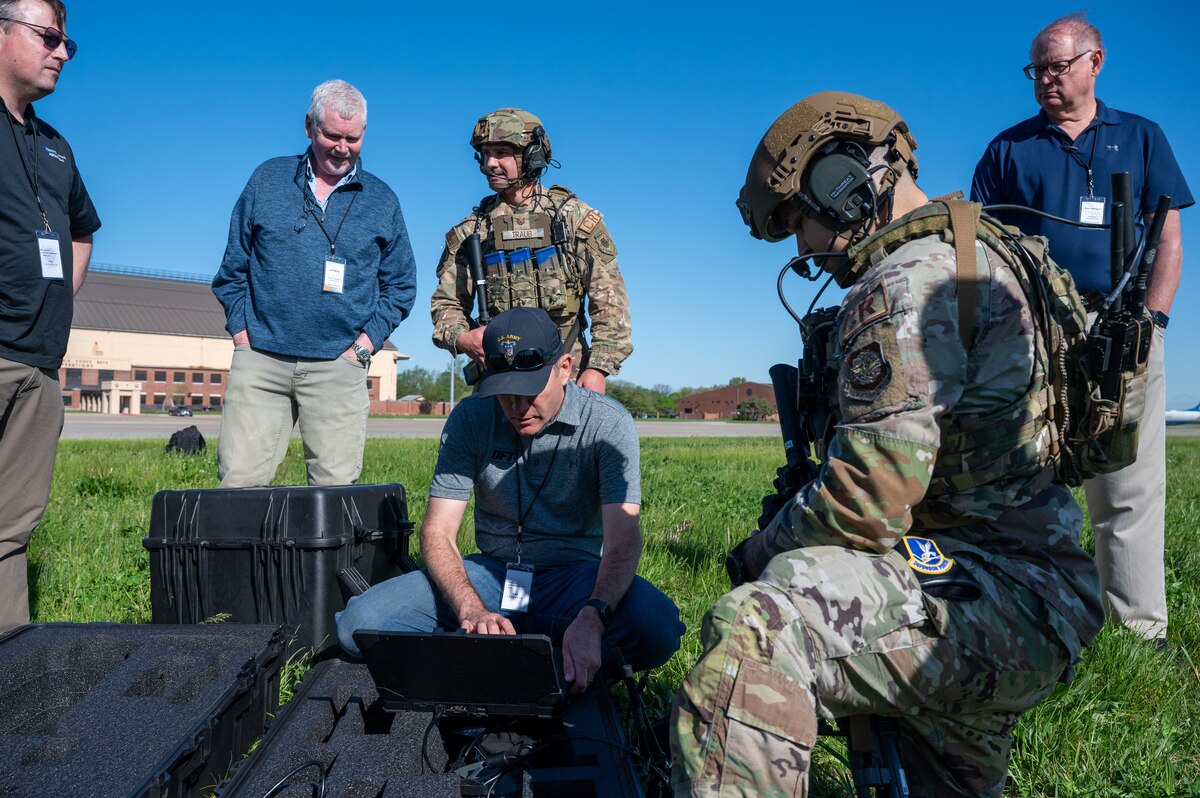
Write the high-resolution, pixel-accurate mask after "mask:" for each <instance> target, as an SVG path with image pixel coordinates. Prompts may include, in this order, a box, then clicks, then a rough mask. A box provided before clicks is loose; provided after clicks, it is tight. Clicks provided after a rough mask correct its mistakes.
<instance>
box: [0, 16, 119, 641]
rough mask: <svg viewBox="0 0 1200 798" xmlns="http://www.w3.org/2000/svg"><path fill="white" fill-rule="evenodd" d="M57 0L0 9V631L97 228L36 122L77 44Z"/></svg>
mask: <svg viewBox="0 0 1200 798" xmlns="http://www.w3.org/2000/svg"><path fill="white" fill-rule="evenodd" d="M66 24H67V10H66V8H65V7H64V6H63V4H62V3H61V2H59V0H0V99H2V100H3V102H4V119H5V127H6V128H7V130H6V131H5V132H4V133H0V306H2V307H3V310H2V312H0V633H3V632H5V631H7V630H9V629H11V628H12V627H14V626H18V625H20V624H23V623H28V621H29V601H28V587H27V584H26V570H25V569H26V562H25V551H26V546H27V544H28V541H29V536H30V534H31V533H32V531H33V528H34V527H35V526H37V524H38V522H39V521H40V520H41V518H42V513H43V512H44V511H45V508H46V500H47V498H48V497H49V494H50V480H51V476H52V474H53V471H54V454H55V450H56V449H57V446H58V435H59V433H60V432H61V431H62V422H63V402H62V393H61V390H60V388H59V383H58V369H59V366H60V365H61V363H62V358H63V354H64V353H65V352H66V348H67V336H68V334H69V333H70V330H71V316H72V308H73V304H72V297H73V296H74V293H75V292H76V291H78V290H79V287H80V286H81V285H83V279H84V276H85V275H86V274H87V266H88V259H89V258H90V257H91V253H92V234H93V233H94V232H96V230H97V229H99V227H100V219H99V217H98V216H97V215H96V209H95V207H94V206H93V205H92V200H91V198H90V197H89V196H88V192H87V189H86V188H85V187H84V185H83V179H82V178H81V177H80V175H79V170H78V169H77V168H76V165H75V156H74V155H73V154H72V152H71V147H70V145H68V144H67V142H66V140H65V139H63V137H62V136H61V135H60V134H59V133H58V131H56V130H55V129H54V128H52V127H50V125H48V124H46V123H45V122H44V121H43V120H42V119H41V118H39V117H38V116H37V114H35V113H34V109H33V103H34V102H36V101H37V100H40V99H42V98H43V97H45V96H47V95H48V94H50V93H52V92H53V91H54V89H55V87H56V86H57V85H58V79H59V77H60V74H61V72H62V69H63V67H64V66H66V63H67V61H69V60H70V59H71V57H72V56H74V55H75V42H73V41H71V40H70V39H68V38H66V35H65V34H64V33H63V31H64V30H66Z"/></svg>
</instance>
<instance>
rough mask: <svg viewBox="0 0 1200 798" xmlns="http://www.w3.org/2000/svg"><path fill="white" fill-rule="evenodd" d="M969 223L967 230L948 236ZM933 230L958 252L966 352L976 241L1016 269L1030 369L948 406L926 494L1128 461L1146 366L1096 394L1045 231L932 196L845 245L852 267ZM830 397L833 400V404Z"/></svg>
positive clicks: (1065, 276)
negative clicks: (1015, 392)
mask: <svg viewBox="0 0 1200 798" xmlns="http://www.w3.org/2000/svg"><path fill="white" fill-rule="evenodd" d="M956 229H957V230H969V231H972V232H973V233H974V235H973V236H969V235H967V234H964V235H962V236H956V235H955V232H956ZM929 235H939V236H941V238H942V240H944V241H946V242H947V243H951V244H954V246H955V255H956V260H957V262H958V305H959V333H960V335H961V337H962V340H963V346H964V347H965V348H966V350H967V351H968V352H970V350H971V343H972V339H973V337H974V327H975V304H976V299H977V289H976V280H977V279H978V277H977V272H976V268H975V261H976V258H975V241H976V240H978V241H980V242H982V243H983V245H984V246H985V247H987V249H988V250H990V251H991V252H992V253H994V254H995V255H997V256H998V257H1000V258H1001V259H1002V260H1003V261H1004V262H1005V263H1006V264H1007V265H1008V266H1009V267H1010V268H1011V270H1012V271H1013V273H1014V274H1015V275H1016V277H1017V279H1018V281H1019V282H1020V285H1021V288H1022V290H1023V292H1024V294H1025V298H1026V300H1027V301H1028V303H1029V307H1030V312H1031V314H1032V316H1033V319H1034V331H1035V341H1034V368H1033V373H1032V379H1031V380H1030V384H1029V386H1028V388H1027V390H1026V392H1025V394H1024V396H1022V397H1021V398H1020V399H1019V400H1018V401H1017V402H1016V403H1014V404H1012V405H1009V406H1007V407H1003V408H1001V409H999V410H997V411H995V412H992V413H988V414H961V413H956V414H953V415H952V416H950V417H948V418H947V419H946V420H945V421H944V422H943V423H944V425H945V426H944V428H943V430H942V447H941V450H940V452H939V455H938V459H937V462H936V463H935V465H934V471H933V478H932V481H931V483H930V487H929V491H928V492H927V494H926V495H927V497H928V498H931V499H934V500H935V501H936V499H937V498H938V497H941V496H949V495H953V494H955V493H960V492H962V491H964V490H968V489H971V488H975V487H979V486H983V485H987V484H989V483H991V482H994V481H998V480H1001V479H1003V480H1006V481H1009V480H1019V479H1021V478H1022V477H1024V478H1026V479H1027V480H1028V482H1027V485H1026V487H1025V489H1024V490H1023V491H1022V494H1023V496H1024V497H1025V498H1032V497H1033V496H1035V495H1036V494H1037V493H1039V492H1041V491H1042V490H1043V489H1045V487H1046V486H1048V485H1049V484H1050V483H1051V482H1054V481H1059V482H1063V483H1065V484H1067V485H1072V486H1074V485H1080V484H1082V482H1083V480H1084V479H1087V478H1090V477H1092V476H1095V475H1097V474H1106V473H1112V472H1113V471H1116V470H1119V469H1121V468H1124V467H1125V466H1126V465H1128V464H1129V463H1132V462H1133V460H1134V458H1135V457H1136V454H1137V433H1138V424H1139V423H1140V421H1141V416H1142V407H1143V404H1144V393H1145V382H1146V374H1145V366H1144V364H1143V365H1142V366H1141V368H1140V369H1135V370H1134V371H1132V372H1129V373H1127V374H1122V375H1121V385H1122V389H1121V392H1120V393H1121V395H1120V398H1119V399H1117V400H1115V401H1110V400H1105V399H1102V398H1101V396H1100V389H1099V381H1098V379H1096V378H1095V375H1092V374H1090V373H1089V371H1088V357H1087V312H1086V310H1085V308H1084V305H1083V301H1082V300H1081V299H1080V296H1079V293H1078V292H1077V291H1076V290H1075V283H1074V280H1072V278H1071V275H1070V274H1069V273H1068V272H1067V271H1066V270H1064V269H1062V268H1060V267H1059V266H1058V265H1057V264H1056V263H1054V261H1052V260H1051V259H1050V258H1049V257H1048V256H1047V252H1046V240H1045V239H1044V238H1041V237H1040V236H1025V235H1021V233H1020V231H1019V230H1017V229H1016V228H1009V227H1005V226H1003V225H1002V224H1000V223H999V222H998V221H996V220H994V219H992V218H990V217H987V216H981V215H980V206H979V205H977V204H973V203H968V202H963V201H961V200H951V201H948V202H932V203H930V204H928V205H925V206H923V207H921V208H919V209H917V210H916V211H913V212H912V213H910V214H908V215H907V216H905V217H904V218H902V219H899V220H897V221H896V222H894V223H892V224H891V225H889V226H887V227H885V228H883V229H882V230H880V231H879V232H878V233H877V234H875V235H874V236H871V237H870V238H868V239H866V240H864V241H862V242H860V243H859V244H857V245H855V246H854V247H852V248H851V249H850V250H849V252H848V253H847V255H848V257H849V259H850V266H849V268H850V270H851V273H852V274H853V275H855V276H857V275H858V274H860V273H861V272H862V271H863V270H865V269H866V267H867V266H868V265H870V264H873V263H877V262H879V261H880V260H881V259H883V258H884V257H886V256H887V255H888V254H890V253H892V252H894V251H896V250H897V249H899V248H900V247H901V246H903V245H904V244H905V243H907V242H908V241H911V240H913V239H917V238H923V237H925V236H929ZM835 406H836V405H835Z"/></svg>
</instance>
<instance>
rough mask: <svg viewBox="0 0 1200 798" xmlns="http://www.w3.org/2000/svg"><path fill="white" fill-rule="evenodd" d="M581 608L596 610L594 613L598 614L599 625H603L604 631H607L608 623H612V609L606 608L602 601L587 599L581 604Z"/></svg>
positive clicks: (606, 605) (605, 602)
mask: <svg viewBox="0 0 1200 798" xmlns="http://www.w3.org/2000/svg"><path fill="white" fill-rule="evenodd" d="M583 606H584V607H595V608H596V612H598V613H599V614H600V623H602V624H604V628H605V629H607V628H608V625H609V624H610V623H612V619H613V611H612V607H610V606H608V602H607V601H605V600H604V599H598V598H594V599H588V600H587V601H585V602H583ZM582 609H583V608H582V607H581V608H580V610H581V611H582Z"/></svg>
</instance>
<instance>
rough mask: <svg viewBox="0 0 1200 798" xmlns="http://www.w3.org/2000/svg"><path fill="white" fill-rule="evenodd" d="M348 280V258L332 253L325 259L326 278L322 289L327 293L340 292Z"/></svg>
mask: <svg viewBox="0 0 1200 798" xmlns="http://www.w3.org/2000/svg"><path fill="white" fill-rule="evenodd" d="M345 282H346V259H345V258H342V257H338V256H337V255H330V256H329V257H328V258H326V259H325V280H324V287H323V288H322V290H323V291H324V292H325V293H327V294H340V293H342V288H343V286H344V285H345Z"/></svg>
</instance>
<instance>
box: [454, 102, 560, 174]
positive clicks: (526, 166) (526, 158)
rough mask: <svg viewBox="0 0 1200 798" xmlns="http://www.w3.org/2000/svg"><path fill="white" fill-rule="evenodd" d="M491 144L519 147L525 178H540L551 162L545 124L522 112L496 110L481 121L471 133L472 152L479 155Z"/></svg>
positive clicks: (514, 109) (519, 110) (513, 109)
mask: <svg viewBox="0 0 1200 798" xmlns="http://www.w3.org/2000/svg"><path fill="white" fill-rule="evenodd" d="M489 143H495V144H511V145H513V146H514V147H516V148H517V155H518V156H519V157H520V158H521V174H522V176H523V177H537V176H539V175H540V174H541V173H542V172H544V171H545V169H546V164H548V163H549V162H550V159H551V155H550V138H549V136H547V135H546V129H545V128H544V127H542V120H540V119H538V118H537V117H536V116H534V115H533V114H531V113H529V112H528V111H522V110H521V109H520V108H497V109H496V110H495V111H492V112H491V113H490V114H484V115H483V116H481V117H479V121H478V122H476V123H475V130H474V132H472V133H471V148H472V149H474V150H475V152H476V153H479V152H482V150H483V145H484V144H489Z"/></svg>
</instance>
